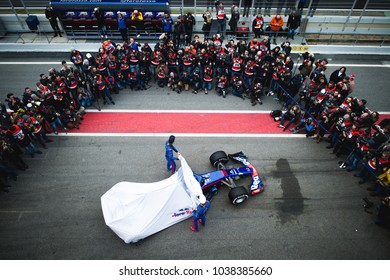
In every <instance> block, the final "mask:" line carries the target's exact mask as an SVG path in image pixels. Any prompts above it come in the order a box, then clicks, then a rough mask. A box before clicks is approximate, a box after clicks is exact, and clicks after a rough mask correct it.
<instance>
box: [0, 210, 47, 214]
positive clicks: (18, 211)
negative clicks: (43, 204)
mask: <svg viewBox="0 0 390 280" xmlns="http://www.w3.org/2000/svg"><path fill="white" fill-rule="evenodd" d="M41 212H42V211H29V210H3V211H0V213H41Z"/></svg>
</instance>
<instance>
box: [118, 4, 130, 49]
mask: <svg viewBox="0 0 390 280" xmlns="http://www.w3.org/2000/svg"><path fill="white" fill-rule="evenodd" d="M118 29H119V31H120V33H121V36H122V41H123V42H126V43H127V42H128V40H129V39H128V37H127V24H126V19H125V17H124V16H123V14H122V13H120V12H118Z"/></svg>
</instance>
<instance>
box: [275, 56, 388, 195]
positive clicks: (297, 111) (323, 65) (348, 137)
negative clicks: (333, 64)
mask: <svg viewBox="0 0 390 280" xmlns="http://www.w3.org/2000/svg"><path fill="white" fill-rule="evenodd" d="M327 64H328V61H327V60H326V59H315V57H314V56H313V55H311V54H309V53H305V54H304V55H303V62H302V64H301V65H300V66H299V67H298V69H299V74H297V75H296V76H294V77H293V78H292V79H291V80H289V81H286V78H284V77H283V74H282V75H278V73H279V72H281V73H283V70H282V69H283V66H280V67H281V69H280V70H279V71H277V72H275V74H276V75H274V76H273V79H274V81H276V82H277V83H275V84H276V85H277V86H276V87H274V88H273V90H274V94H275V98H274V99H275V100H277V101H279V102H280V103H281V104H282V106H283V111H282V110H275V111H273V112H272V113H271V115H272V117H274V119H275V120H276V121H278V122H279V124H278V127H280V128H281V129H283V131H286V130H287V129H289V128H290V127H291V128H290V129H289V130H290V131H291V132H292V133H300V132H303V133H305V134H306V137H308V138H313V139H314V140H316V142H317V143H319V142H321V141H322V140H323V139H326V140H327V141H328V142H329V145H328V146H327V147H326V148H327V149H332V150H333V153H335V155H336V156H337V157H340V156H341V155H343V154H344V155H346V156H347V158H346V160H345V161H340V162H339V165H340V168H343V169H346V171H348V172H351V171H354V170H357V168H358V165H359V164H361V165H362V169H361V171H360V172H359V173H357V174H355V177H359V178H360V181H359V182H358V183H359V184H363V183H365V182H367V180H368V179H369V178H370V177H374V178H375V179H376V180H375V184H374V185H373V186H372V187H368V188H367V189H368V190H369V191H370V195H371V196H376V195H383V194H388V193H389V190H390V181H389V179H390V176H389V167H390V144H389V135H390V133H389V131H390V122H389V120H383V121H381V122H378V120H379V113H378V112H376V111H373V110H370V109H369V108H368V106H367V101H366V100H364V99H360V98H358V97H354V96H353V94H352V93H353V90H354V87H355V75H354V74H350V75H347V69H346V67H340V69H338V70H335V71H333V72H332V73H330V75H329V76H328V75H327V73H326V70H327V68H328V67H327ZM325 135H327V136H328V137H325V138H324V136H325Z"/></svg>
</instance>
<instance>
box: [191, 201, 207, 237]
mask: <svg viewBox="0 0 390 280" xmlns="http://www.w3.org/2000/svg"><path fill="white" fill-rule="evenodd" d="M210 205H211V203H210V201H207V200H206V197H205V196H204V195H201V196H200V197H199V205H198V206H197V207H196V210H194V215H193V216H192V226H190V230H192V231H199V227H198V222H199V223H201V224H202V226H205V225H206V213H207V210H209V208H210Z"/></svg>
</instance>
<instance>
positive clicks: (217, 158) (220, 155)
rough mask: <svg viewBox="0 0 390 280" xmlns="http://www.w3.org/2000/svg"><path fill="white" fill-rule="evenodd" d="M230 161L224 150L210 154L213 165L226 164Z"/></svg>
mask: <svg viewBox="0 0 390 280" xmlns="http://www.w3.org/2000/svg"><path fill="white" fill-rule="evenodd" d="M228 161H229V157H228V156H227V154H226V153H225V152H224V151H218V152H215V153H213V154H212V155H211V156H210V162H211V164H212V165H213V166H215V167H217V166H218V163H222V164H225V163H227V162H228Z"/></svg>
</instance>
